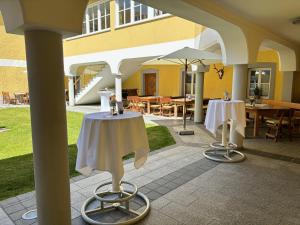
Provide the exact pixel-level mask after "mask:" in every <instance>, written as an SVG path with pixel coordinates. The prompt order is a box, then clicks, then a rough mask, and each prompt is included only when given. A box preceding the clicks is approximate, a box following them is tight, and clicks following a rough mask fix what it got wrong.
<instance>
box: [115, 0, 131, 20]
mask: <svg viewBox="0 0 300 225" xmlns="http://www.w3.org/2000/svg"><path fill="white" fill-rule="evenodd" d="M115 3H116V12H115V14H116V24H118V25H119V26H125V25H127V24H130V23H131V22H132V13H133V12H132V9H133V7H132V5H133V3H134V2H133V1H130V7H129V8H125V1H124V8H123V9H122V10H120V5H119V0H116V1H115ZM128 9H130V20H129V22H128V23H126V14H125V12H126V10H128ZM120 11H122V12H123V17H124V23H123V24H120V20H119V19H120V18H119V14H120Z"/></svg>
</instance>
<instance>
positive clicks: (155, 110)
mask: <svg viewBox="0 0 300 225" xmlns="http://www.w3.org/2000/svg"><path fill="white" fill-rule="evenodd" d="M150 112H151V113H152V114H154V115H161V104H160V98H157V99H156V101H155V103H153V104H150Z"/></svg>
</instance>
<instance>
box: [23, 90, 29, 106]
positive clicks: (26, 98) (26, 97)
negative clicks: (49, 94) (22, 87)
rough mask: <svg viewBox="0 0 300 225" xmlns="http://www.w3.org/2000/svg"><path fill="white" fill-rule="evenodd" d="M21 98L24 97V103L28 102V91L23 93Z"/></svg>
mask: <svg viewBox="0 0 300 225" xmlns="http://www.w3.org/2000/svg"><path fill="white" fill-rule="evenodd" d="M23 99H24V103H25V104H29V93H28V92H26V93H25V95H24V97H23Z"/></svg>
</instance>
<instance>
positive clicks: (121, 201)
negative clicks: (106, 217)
mask: <svg viewBox="0 0 300 225" xmlns="http://www.w3.org/2000/svg"><path fill="white" fill-rule="evenodd" d="M111 184H112V182H107V183H104V184H101V185H100V186H98V187H97V188H96V189H95V190H94V196H92V197H91V198H89V199H87V200H86V201H85V202H84V204H83V206H82V208H81V215H82V218H83V220H84V221H85V222H87V223H89V224H95V225H126V224H133V223H136V222H137V221H139V220H141V219H143V218H144V217H145V216H146V215H147V214H148V212H149V210H150V202H149V199H148V198H147V197H146V196H145V195H144V194H143V193H141V192H138V188H137V186H136V185H134V184H131V183H129V182H126V181H121V190H120V191H118V192H113V191H104V192H100V191H99V190H100V189H101V188H102V187H104V186H108V185H111ZM122 184H126V185H129V186H131V187H132V189H133V190H125V189H124V188H123V187H122ZM134 197H138V198H140V199H141V200H142V201H143V203H144V208H142V212H138V211H135V210H133V209H130V207H129V202H130V200H132V199H133V198H134ZM95 201H96V202H97V203H98V207H96V208H93V209H89V208H90V207H89V206H90V205H92V203H94V202H95ZM117 210H119V211H121V212H123V213H125V215H126V214H127V215H128V216H130V218H129V219H128V217H126V219H123V220H121V221H118V222H110V223H108V222H105V221H101V213H106V212H110V211H111V212H112V213H113V211H117ZM95 214H98V215H99V216H98V217H97V219H95V218H92V216H93V215H95Z"/></svg>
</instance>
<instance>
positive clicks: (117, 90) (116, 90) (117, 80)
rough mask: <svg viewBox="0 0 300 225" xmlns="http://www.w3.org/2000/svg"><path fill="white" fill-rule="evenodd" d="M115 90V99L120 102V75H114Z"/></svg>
mask: <svg viewBox="0 0 300 225" xmlns="http://www.w3.org/2000/svg"><path fill="white" fill-rule="evenodd" d="M115 92H116V99H117V101H118V102H121V101H122V78H121V75H116V78H115Z"/></svg>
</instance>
